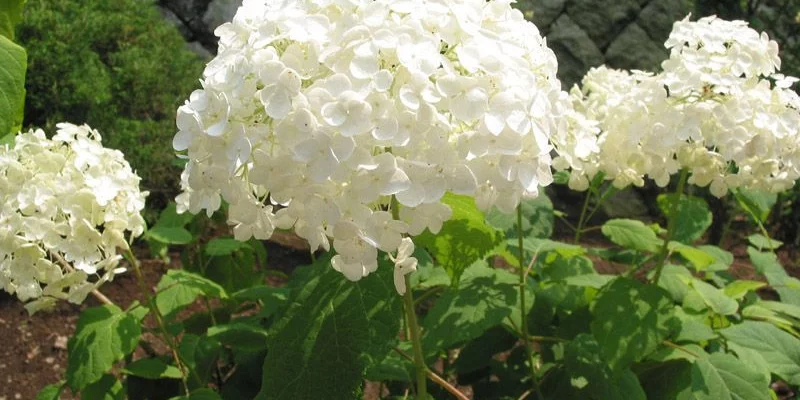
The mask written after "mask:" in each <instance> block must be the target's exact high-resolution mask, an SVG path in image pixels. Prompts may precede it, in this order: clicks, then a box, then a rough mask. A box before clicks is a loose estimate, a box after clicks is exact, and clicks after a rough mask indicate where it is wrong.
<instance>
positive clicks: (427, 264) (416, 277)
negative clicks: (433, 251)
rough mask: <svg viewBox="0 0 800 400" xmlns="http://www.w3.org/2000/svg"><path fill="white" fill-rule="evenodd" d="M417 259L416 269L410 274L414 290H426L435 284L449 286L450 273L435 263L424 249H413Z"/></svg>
mask: <svg viewBox="0 0 800 400" xmlns="http://www.w3.org/2000/svg"><path fill="white" fill-rule="evenodd" d="M414 257H416V259H417V270H416V271H415V272H414V273H413V274H411V287H413V288H414V289H415V290H427V289H430V288H433V287H436V286H450V284H451V282H450V275H448V274H447V271H445V270H444V268H442V267H440V266H438V265H435V264H434V263H433V258H431V256H430V254H428V252H427V251H425V249H423V248H420V247H417V248H416V249H414Z"/></svg>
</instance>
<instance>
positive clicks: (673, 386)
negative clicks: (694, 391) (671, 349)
mask: <svg viewBox="0 0 800 400" xmlns="http://www.w3.org/2000/svg"><path fill="white" fill-rule="evenodd" d="M693 365H694V364H692V363H690V362H689V361H687V360H684V359H673V360H669V361H665V362H660V363H658V364H656V365H654V366H653V367H652V368H648V369H644V370H643V371H641V372H639V373H638V375H639V381H640V382H642V386H644V391H645V393H647V399H648V400H676V399H680V400H688V399H690V398H691V396H689V392H690V390H691V387H692V374H691V373H692V367H693Z"/></svg>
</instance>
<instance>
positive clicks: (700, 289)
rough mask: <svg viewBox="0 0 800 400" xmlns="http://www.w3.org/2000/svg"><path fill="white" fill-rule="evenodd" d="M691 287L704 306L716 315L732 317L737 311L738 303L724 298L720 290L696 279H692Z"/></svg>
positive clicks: (723, 293) (726, 297)
mask: <svg viewBox="0 0 800 400" xmlns="http://www.w3.org/2000/svg"><path fill="white" fill-rule="evenodd" d="M691 285H692V287H693V288H694V290H696V291H697V293H698V294H699V295H700V297H702V298H703V301H704V302H705V303H706V305H708V307H709V308H711V309H712V310H714V312H716V313H717V314H721V315H733V314H736V311H737V310H739V303H737V302H736V300H734V299H731V298H730V297H728V296H726V295H725V292H723V291H722V290H720V289H717V288H716V287H714V286H711V285H710V284H708V283H706V282H704V281H702V280H700V279H697V278H692V281H691Z"/></svg>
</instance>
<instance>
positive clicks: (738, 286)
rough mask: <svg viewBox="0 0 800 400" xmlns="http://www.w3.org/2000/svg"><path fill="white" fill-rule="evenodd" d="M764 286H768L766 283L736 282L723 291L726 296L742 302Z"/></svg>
mask: <svg viewBox="0 0 800 400" xmlns="http://www.w3.org/2000/svg"><path fill="white" fill-rule="evenodd" d="M764 286H767V284H766V283H764V282H759V281H749V280H736V281H733V282H731V283H729V284H728V285H727V286H725V289H723V291H724V292H725V295H726V296H728V297H730V298H732V299H734V300H741V299H742V298H744V296H745V295H746V294H747V293H750V292H755V291H756V290H758V289H761V288H762V287H764Z"/></svg>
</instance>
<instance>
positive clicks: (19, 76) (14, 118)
mask: <svg viewBox="0 0 800 400" xmlns="http://www.w3.org/2000/svg"><path fill="white" fill-rule="evenodd" d="M7 1H9V0H0V4H2V2H7ZM1 15H2V13H0V25H1V24H3V21H2V16H1ZM0 29H2V27H0ZM27 68H28V55H27V53H26V52H25V49H23V48H22V47H20V46H18V45H17V44H15V43H14V42H12V41H11V39H9V38H7V37H5V36H2V35H0V137H5V136H6V135H8V134H14V133H16V132H17V131H18V130H19V128H20V127H21V125H22V111H23V108H24V106H25V72H26V70H27Z"/></svg>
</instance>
